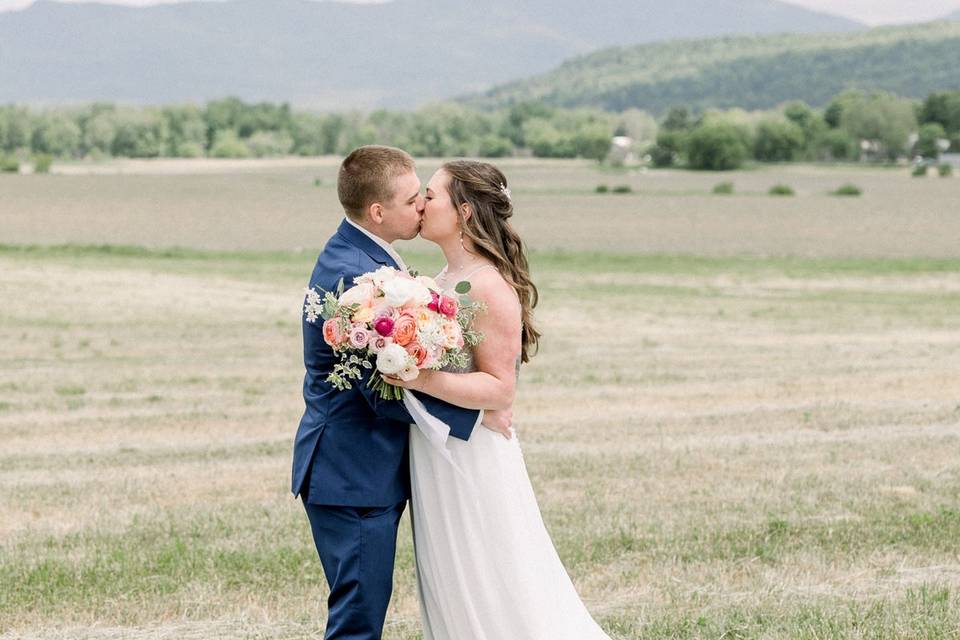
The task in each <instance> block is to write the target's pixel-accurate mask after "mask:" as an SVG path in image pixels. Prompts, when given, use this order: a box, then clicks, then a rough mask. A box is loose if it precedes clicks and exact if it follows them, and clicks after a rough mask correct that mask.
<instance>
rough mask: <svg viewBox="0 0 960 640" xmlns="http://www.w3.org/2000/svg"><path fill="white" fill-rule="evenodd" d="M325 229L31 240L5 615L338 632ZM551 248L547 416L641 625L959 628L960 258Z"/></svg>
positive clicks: (531, 400)
mask: <svg viewBox="0 0 960 640" xmlns="http://www.w3.org/2000/svg"><path fill="white" fill-rule="evenodd" d="M314 257H315V256H314V254H313V252H311V251H303V252H255V253H250V254H247V253H244V252H220V251H198V250H193V249H176V250H151V249H142V248H136V247H121V248H117V247H99V246H97V247H84V246H73V245H70V246H62V247H14V246H6V247H0V269H3V273H4V274H5V279H4V281H3V284H4V286H5V287H6V290H8V291H9V293H10V297H9V298H8V300H9V302H8V303H7V304H6V305H4V306H3V307H0V340H3V344H4V346H5V353H4V354H2V355H0V400H2V402H3V403H5V404H2V405H0V636H3V637H4V638H6V637H7V636H9V637H11V638H13V637H17V638H19V637H37V638H50V639H53V638H66V637H70V638H99V637H107V636H110V637H139V638H147V637H151V638H153V637H157V638H159V637H173V636H177V637H190V638H194V637H196V638H205V637H236V638H302V637H315V636H319V635H321V634H322V625H323V615H324V609H323V606H322V602H323V600H324V598H325V596H326V586H325V583H324V580H323V576H322V572H321V569H320V566H319V562H318V561H317V560H316V555H315V551H314V549H313V547H312V543H311V540H310V534H309V529H308V526H307V523H306V519H305V517H304V515H303V513H302V510H301V509H300V507H299V505H298V504H297V503H296V502H295V501H294V500H293V499H292V498H291V497H290V495H289V492H288V488H287V482H288V474H289V454H290V446H291V444H290V443H291V438H292V436H293V432H294V430H295V428H296V423H297V420H298V418H299V412H300V410H301V406H302V405H301V400H300V397H299V390H300V384H301V382H302V378H301V375H302V363H301V361H300V355H301V354H300V353H299V350H300V344H299V329H298V308H299V304H300V295H301V293H300V292H301V288H302V286H303V282H304V280H305V278H306V277H307V274H308V273H309V269H310V267H311V266H312V262H313V260H314ZM405 257H406V258H408V261H409V263H410V264H412V265H415V266H416V267H418V268H419V269H420V270H421V271H422V272H425V273H430V272H431V271H433V270H436V269H438V267H439V262H440V259H439V256H438V255H437V254H435V253H428V252H424V251H420V250H412V251H408V252H406V254H405ZM532 266H533V270H534V275H535V278H536V280H537V282H538V284H539V285H540V287H541V294H542V301H541V305H540V307H538V312H537V322H538V325H539V326H540V327H541V329H542V330H543V332H544V341H543V344H542V350H541V353H540V354H539V355H537V356H536V357H535V358H534V360H533V361H532V363H531V364H530V365H527V366H525V367H524V370H523V372H522V374H521V380H520V387H519V394H518V405H517V408H516V410H517V421H518V428H519V430H520V434H521V442H522V444H523V448H524V453H525V458H526V461H527V466H528V469H529V472H530V476H531V479H532V481H533V483H534V486H535V489H536V491H537V496H538V499H539V501H540V505H541V509H542V512H543V516H544V520H545V522H546V524H547V526H548V528H549V530H550V532H551V535H552V537H553V541H554V543H555V545H556V547H557V550H558V552H559V554H560V556H561V558H562V559H563V561H564V563H565V564H566V566H567V568H568V570H569V571H570V574H571V576H572V578H573V579H574V581H575V583H576V585H577V587H578V589H579V591H580V593H581V594H582V596H583V597H584V599H585V602H586V603H587V604H588V606H589V607H590V609H591V611H592V612H593V613H594V615H595V617H596V618H597V620H598V621H599V622H600V623H601V624H602V625H603V626H604V628H605V629H606V630H607V631H608V633H609V634H610V635H611V637H613V638H614V639H615V640H640V639H641V638H642V639H644V640H647V639H667V638H671V639H673V638H691V639H698V640H700V639H704V640H706V639H707V638H713V639H715V638H721V637H723V638H809V639H811V640H812V639H814V638H817V639H819V638H838V639H839V638H864V639H866V638H891V639H892V638H901V637H906V638H951V637H955V636H956V635H957V633H958V632H960V602H958V594H960V564H958V562H957V555H956V554H957V549H958V547H957V542H956V541H957V540H960V510H958V508H957V505H958V504H960V466H958V462H957V457H956V451H957V450H958V447H960V404H958V402H960V400H958V398H957V396H956V389H957V388H960V386H958V385H960V378H958V377H957V376H958V373H957V372H958V371H960V339H958V338H957V336H958V335H960V297H958V293H957V291H958V290H960V276H958V274H960V261H958V260H954V259H930V258H926V259H917V260H908V259H879V258H876V259H874V258H870V259H867V258H842V259H840V258H836V259H821V258H810V259H805V258H760V257H729V258H724V257H712V258H704V257H696V256H692V257H687V256H669V255H651V256H640V255H623V254H613V253H611V254H604V253H597V252H587V253H578V252H571V251H545V252H535V253H534V254H533V256H532ZM51 278H53V279H54V280H55V281H56V283H55V288H56V289H57V290H59V291H68V292H70V312H69V313H62V314H58V313H51V311H50V306H49V304H48V300H49V295H50V286H51V285H50V284H49V280H50V279H51ZM133 301H136V305H134V302H133ZM141 305H142V308H141ZM134 307H135V308H134ZM625 319H627V320H626V321H625ZM399 545H400V546H399V552H398V560H397V571H396V576H395V592H394V593H395V597H394V601H393V604H392V605H391V610H390V613H389V615H388V626H387V631H386V633H385V637H386V638H388V639H389V640H414V639H415V638H418V637H419V628H418V625H417V618H418V615H419V613H418V607H417V603H416V587H415V578H414V567H413V553H412V542H411V540H410V535H409V523H408V522H404V523H403V525H402V528H401V532H400V539H399ZM3 634H6V636H4V635H3ZM111 634H112V635H111ZM951 634H954V636H951ZM506 640H512V639H506Z"/></svg>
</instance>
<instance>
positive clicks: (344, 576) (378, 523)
mask: <svg viewBox="0 0 960 640" xmlns="http://www.w3.org/2000/svg"><path fill="white" fill-rule="evenodd" d="M303 498H304V503H303V507H304V509H305V510H306V512H307V518H309V520H310V528H311V530H312V531H313V542H314V544H315V545H316V546H317V553H318V554H319V555H320V563H321V564H322V565H323V572H324V574H325V575H326V577H327V584H329V585H330V598H329V599H328V600H327V609H328V614H327V630H326V633H325V634H324V639H325V640H380V636H381V634H382V632H383V623H384V619H385V618H386V615H387V606H388V605H389V604H390V596H391V594H392V591H393V565H394V559H395V557H396V551H397V528H398V527H399V525H400V516H401V515H403V510H404V508H405V507H406V504H407V503H406V501H404V502H401V503H399V504H395V505H392V506H389V507H340V506H326V505H316V504H309V503H308V502H307V501H306V496H303Z"/></svg>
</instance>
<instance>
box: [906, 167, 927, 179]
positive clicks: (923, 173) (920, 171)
mask: <svg viewBox="0 0 960 640" xmlns="http://www.w3.org/2000/svg"><path fill="white" fill-rule="evenodd" d="M910 175H912V176H913V177H914V178H925V177H927V165H925V164H918V165H917V166H915V167H914V168H913V171H912V172H911V173H910Z"/></svg>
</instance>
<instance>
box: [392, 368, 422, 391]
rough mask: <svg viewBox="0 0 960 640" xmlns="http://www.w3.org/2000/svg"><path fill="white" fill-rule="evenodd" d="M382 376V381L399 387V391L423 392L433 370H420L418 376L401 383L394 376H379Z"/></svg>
mask: <svg viewBox="0 0 960 640" xmlns="http://www.w3.org/2000/svg"><path fill="white" fill-rule="evenodd" d="M380 375H382V376H383V379H384V380H386V381H387V382H389V383H390V384H392V385H393V386H395V387H400V388H401V389H410V390H411V391H423V390H424V389H425V388H426V385H427V381H428V380H429V378H430V376H431V375H433V369H421V370H420V375H418V376H417V377H416V378H414V379H413V380H410V381H403V380H401V379H400V378H396V377H394V376H388V375H386V374H380Z"/></svg>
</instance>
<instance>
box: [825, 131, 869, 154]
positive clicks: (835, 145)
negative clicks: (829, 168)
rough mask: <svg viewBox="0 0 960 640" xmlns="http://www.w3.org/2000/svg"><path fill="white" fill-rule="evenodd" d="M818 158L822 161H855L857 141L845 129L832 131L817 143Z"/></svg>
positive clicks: (826, 133)
mask: <svg viewBox="0 0 960 640" xmlns="http://www.w3.org/2000/svg"><path fill="white" fill-rule="evenodd" d="M817 144H818V149H817V158H818V159H821V160H855V159H856V158H857V155H858V148H859V147H858V145H857V141H856V140H854V139H853V137H852V136H851V135H850V134H849V133H847V132H846V131H844V130H843V129H830V130H829V131H827V132H825V133H824V134H823V135H822V136H821V137H820V139H819V140H818V141H817Z"/></svg>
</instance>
